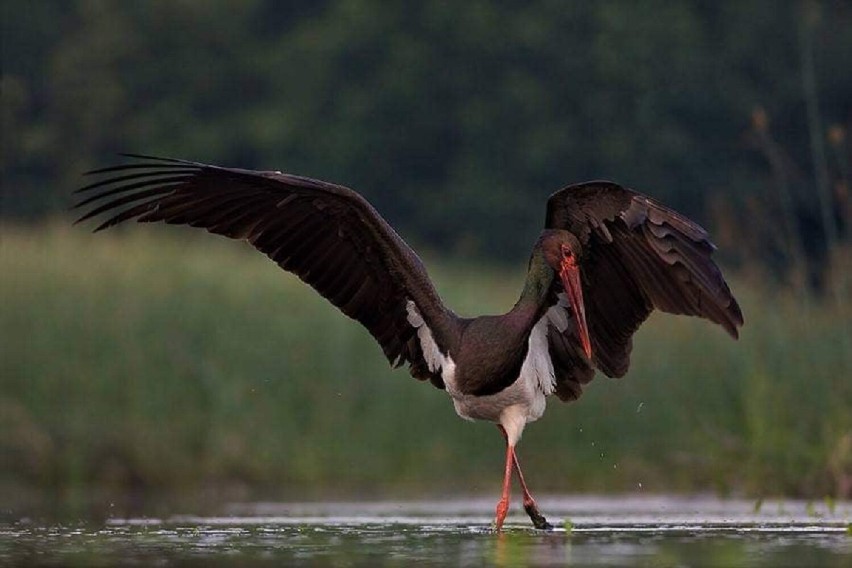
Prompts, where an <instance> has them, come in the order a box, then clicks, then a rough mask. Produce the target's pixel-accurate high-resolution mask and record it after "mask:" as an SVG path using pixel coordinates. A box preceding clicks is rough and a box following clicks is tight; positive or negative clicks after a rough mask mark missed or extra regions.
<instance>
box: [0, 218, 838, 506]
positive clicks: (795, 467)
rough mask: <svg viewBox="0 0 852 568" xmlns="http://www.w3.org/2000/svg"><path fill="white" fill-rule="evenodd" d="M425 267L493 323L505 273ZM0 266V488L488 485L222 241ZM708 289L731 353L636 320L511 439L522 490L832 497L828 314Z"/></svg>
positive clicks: (771, 296)
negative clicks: (599, 363) (523, 475)
mask: <svg viewBox="0 0 852 568" xmlns="http://www.w3.org/2000/svg"><path fill="white" fill-rule="evenodd" d="M426 263H427V265H428V266H429V267H430V271H431V273H432V275H433V277H434V279H435V280H436V282H437V286H438V288H439V291H440V292H441V293H442V294H443V295H444V297H445V298H446V299H447V303H448V304H449V305H450V306H452V307H454V308H455V309H456V310H457V311H458V312H460V313H462V314H475V313H488V312H491V313H496V312H500V311H502V310H505V309H508V307H510V306H511V305H512V303H513V302H514V300H515V299H516V296H517V293H518V291H519V289H520V286H521V282H522V278H523V274H522V272H520V271H507V270H505V269H501V268H499V267H494V266H488V265H479V266H475V267H473V268H472V267H470V266H469V265H467V264H460V263H459V264H456V263H453V262H444V263H441V262H432V261H430V259H428V258H427V259H426ZM0 274H2V278H0V299H2V305H3V309H2V310H0V334H2V342H0V455H2V458H3V459H0V481H2V482H3V486H4V487H10V486H20V485H24V486H28V487H31V488H34V489H35V490H38V491H41V490H47V489H51V490H54V489H57V488H58V489H63V488H65V489H67V488H85V487H99V488H106V489H107V490H115V491H126V490H128V489H140V488H141V489H146V490H152V491H173V490H175V491H182V490H186V489H192V488H198V487H202V486H205V487H211V486H214V487H215V486H218V485H220V484H221V485H228V484H239V485H241V486H245V487H249V488H252V490H253V491H254V493H253V495H267V494H268V495H275V496H276V497H281V498H298V497H304V496H306V495H329V494H334V495H335V496H346V497H364V496H378V495H383V496H391V495H393V496H402V495H422V494H424V493H429V494H437V493H439V492H444V491H445V490H446V491H449V492H451V493H466V494H470V493H473V494H479V493H483V494H484V493H487V494H494V493H495V492H496V491H497V489H498V485H499V483H500V477H501V475H500V474H501V463H502V458H503V452H502V449H501V446H502V440H501V438H500V436H499V435H498V433H497V430H496V429H495V428H494V427H493V426H491V425H488V424H477V425H471V424H469V423H466V422H464V421H462V420H460V419H458V418H457V417H456V416H455V414H454V411H453V408H452V405H451V404H450V402H449V400H448V399H447V396H446V394H445V393H443V392H441V391H438V390H436V389H434V388H432V387H431V386H429V385H428V384H422V383H418V382H417V381H415V380H414V379H412V378H410V377H409V376H408V374H407V373H406V372H405V371H404V370H397V371H392V370H391V369H390V368H389V366H388V364H387V362H386V361H385V360H384V358H383V356H382V354H381V352H380V350H379V348H378V347H377V346H376V345H375V344H374V342H373V341H372V339H371V338H370V337H369V335H368V334H367V333H366V332H365V331H364V330H363V329H362V328H361V327H360V326H359V325H358V324H357V323H355V322H353V321H351V320H348V319H346V318H345V317H343V316H341V315H340V314H339V313H338V312H337V311H336V310H335V309H334V308H333V307H332V306H331V305H330V304H328V303H327V302H326V301H325V300H323V299H322V298H320V297H319V296H318V295H317V294H316V293H314V292H313V291H312V290H310V289H309V288H307V287H306V286H305V285H303V284H302V283H301V282H300V281H299V280H297V279H296V278H295V277H293V276H291V275H288V274H285V273H283V272H282V271H280V270H279V269H278V268H277V267H276V266H274V265H273V264H272V263H271V262H269V261H267V260H266V259H264V258H263V257H262V256H261V255H258V254H257V253H255V252H253V251H251V250H250V249H249V247H247V246H245V245H241V244H239V243H233V242H228V241H226V240H224V239H219V238H214V237H210V236H207V235H204V234H199V233H195V232H192V231H183V230H171V229H166V228H164V227H156V228H155V229H154V228H151V227H141V228H138V227H133V228H128V229H126V230H115V231H112V232H110V233H107V234H99V235H97V236H92V235H89V234H88V233H87V232H86V231H85V230H83V229H79V228H73V229H72V228H69V227H68V223H67V222H66V221H65V220H61V221H58V222H53V223H47V224H42V225H35V226H30V227H22V226H15V225H8V224H7V225H5V226H3V227H2V228H0ZM732 287H733V289H734V291H735V293H736V295H737V296H738V298H739V299H740V301H741V304H742V306H743V311H744V313H745V317H746V325H745V327H744V329H743V333H742V338H741V340H740V341H739V342H734V341H731V340H730V339H729V338H728V337H727V336H726V335H725V334H724V333H723V332H722V330H721V329H718V328H715V327H714V326H712V325H710V324H708V323H706V322H701V321H698V320H694V319H691V318H675V317H671V316H664V315H655V316H653V317H652V318H651V320H650V321H649V322H648V323H647V324H646V325H645V326H644V327H643V328H642V329H641V330H640V332H639V333H638V335H637V336H636V338H635V348H634V355H633V363H632V367H631V371H630V373H629V375H628V376H627V377H626V378H624V379H620V380H610V379H607V378H605V377H601V376H599V377H598V378H597V379H596V380H595V381H594V382H593V383H592V384H591V385H590V386H589V387H588V389H587V392H586V393H585V394H584V396H583V397H582V399H581V400H580V401H579V402H577V403H574V404H570V405H565V404H562V403H560V402H558V401H557V400H556V399H555V398H554V399H552V400H551V402H550V408H549V409H548V412H547V413H546V415H545V417H544V418H543V419H542V420H541V421H540V422H538V423H535V424H533V425H530V426H529V427H528V428H527V430H526V435H525V439H524V440H523V442H522V443H521V445H520V446H519V456H520V457H521V459H522V461H523V462H524V465H525V470H526V472H527V476H528V481H529V482H530V483H531V485H532V487H533V488H534V489H538V492H563V493H575V492H582V491H596V492H605V491H639V492H642V491H649V492H650V491H654V492H656V491H672V490H674V491H708V490H710V491H718V492H721V493H730V492H735V493H740V494H748V495H755V496H769V495H788V496H809V497H815V498H822V497H824V496H826V495H834V496H840V497H844V496H845V497H848V496H849V492H850V488H852V473H850V472H852V412H849V409H850V408H852V380H850V378H852V354H850V352H852V348H850V342H849V335H848V333H849V329H848V325H849V324H848V322H849V321H852V320H851V319H850V316H852V314H850V313H839V312H838V310H837V309H835V308H834V307H830V306H824V305H823V304H822V302H821V301H819V300H818V299H816V298H811V299H810V301H808V302H806V304H805V305H803V304H802V303H801V301H800V299H799V298H800V296H798V295H797V294H793V293H790V292H789V291H787V290H783V289H781V290H779V289H776V288H773V286H771V285H768V284H766V283H763V282H759V281H756V280H749V279H745V278H736V277H735V278H733V279H732ZM835 305H836V304H833V303H832V304H831V306H835ZM844 305H845V306H850V305H852V304H850V302H846V303H845V304H844ZM847 309H848V308H847ZM450 480H452V483H449V484H448V481H450Z"/></svg>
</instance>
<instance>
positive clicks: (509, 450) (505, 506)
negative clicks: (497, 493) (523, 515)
mask: <svg viewBox="0 0 852 568" xmlns="http://www.w3.org/2000/svg"><path fill="white" fill-rule="evenodd" d="M514 455H515V452H514V448H513V447H512V446H507V447H506V470H505V472H504V473H503V495H502V496H501V497H500V501H499V502H498V503H497V516H496V517H495V518H494V528H496V529H497V531H498V532H499V531H500V530H501V529H502V528H503V521H504V520H505V519H506V514H507V513H508V512H509V484H510V482H511V481H512V463H514V461H515V460H514Z"/></svg>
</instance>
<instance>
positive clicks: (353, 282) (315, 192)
mask: <svg viewBox="0 0 852 568" xmlns="http://www.w3.org/2000/svg"><path fill="white" fill-rule="evenodd" d="M128 156H129V157H131V158H134V159H138V160H142V162H140V163H130V164H121V165H118V166H111V167H107V168H100V169H97V170H93V171H92V172H89V173H90V174H95V175H102V176H103V175H105V176H107V177H106V179H102V180H99V181H96V182H94V183H90V184H88V185H86V186H85V187H83V188H81V189H80V190H78V191H80V192H86V197H85V198H84V199H83V200H82V201H80V202H79V203H78V204H77V205H76V207H92V209H91V210H89V211H88V212H86V213H85V214H84V215H83V216H82V217H81V218H80V219H79V220H78V221H77V222H80V221H85V220H88V219H91V218H92V217H96V216H98V215H103V214H107V215H109V216H108V218H107V219H106V221H104V222H102V223H101V224H100V225H98V227H97V228H96V229H95V230H96V231H100V230H102V229H105V228H107V227H111V226H113V225H115V224H118V223H121V222H124V221H128V220H131V219H134V218H135V219H136V220H137V221H139V222H165V223H170V224H184V225H190V226H193V227H200V228H204V229H206V230H208V231H210V232H211V233H216V234H220V235H224V236H227V237H230V238H234V239H242V240H246V241H248V242H249V243H250V244H251V245H252V246H254V247H255V248H256V249H258V250H259V251H261V252H263V253H264V254H266V255H267V256H268V257H269V258H270V259H272V260H273V261H275V262H276V263H277V264H278V265H279V266H280V267H281V268H283V269H284V270H287V271H290V272H293V273H294V274H296V275H297V276H298V277H299V278H301V279H302V280H303V281H304V282H306V283H307V284H309V285H310V286H312V287H313V288H314V289H315V290H317V291H318V292H319V293H320V294H321V295H322V296H324V297H325V298H326V299H328V300H329V301H330V302H331V303H332V304H334V305H335V306H337V307H338V308H339V309H340V310H341V311H342V312H343V313H345V314H346V315H347V316H349V317H351V318H353V319H355V320H357V321H358V322H360V323H361V324H362V325H364V327H366V328H367V330H368V331H369V332H370V333H371V334H372V335H373V337H374V338H375V339H376V340H377V341H378V343H379V344H380V346H381V348H382V350H383V352H384V354H385V355H386V356H387V358H388V360H389V361H390V362H391V363H392V364H394V365H400V364H403V363H406V362H407V363H408V364H409V367H410V370H411V373H412V375H414V376H415V377H417V378H418V379H421V380H425V379H429V380H431V381H432V383H433V384H435V385H436V386H438V387H441V388H443V382H442V380H441V378H440V376H438V375H435V374H434V373H431V372H429V370H428V366H427V365H426V363H425V361H424V360H423V353H422V352H421V350H420V347H419V345H418V343H417V341H416V340H413V337H414V329H413V328H412V327H411V325H410V324H409V323H408V320H407V316H408V313H407V309H406V305H407V301H408V300H411V301H413V302H415V304H416V305H417V307H418V310H419V311H420V313H421V314H423V317H424V318H425V319H426V321H427V322H428V325H429V327H430V329H431V330H432V332H433V334H434V335H435V338H436V341H437V342H438V344H439V345H440V346H441V348H442V349H446V350H449V349H450V348H451V345H452V344H453V342H454V341H457V340H458V338H457V332H456V322H455V319H456V318H455V315H454V314H452V312H450V311H449V310H447V309H446V308H445V307H444V306H443V303H442V302H441V300H440V298H439V297H438V295H437V292H436V291H435V289H434V287H433V285H432V282H431V280H430V279H429V276H428V274H427V273H426V270H425V268H424V267H423V264H422V262H421V261H420V259H419V258H418V257H417V255H416V254H415V253H414V251H412V250H411V248H410V247H409V246H408V245H407V244H406V243H405V241H403V240H402V238H401V237H399V235H397V234H396V232H395V231H394V230H393V229H392V228H391V227H390V225H388V224H387V222H386V221H385V220H384V219H383V218H382V217H381V216H380V215H379V214H378V213H377V212H376V211H375V209H373V207H372V206H371V205H370V204H369V203H368V202H367V201H366V200H365V199H364V198H363V197H361V196H360V195H358V194H357V193H355V192H354V191H352V190H351V189H348V188H345V187H342V186H338V185H334V184H330V183H327V182H323V181H319V180H314V179H310V178H305V177H300V176H294V175H289V174H282V173H279V172H259V171H251V170H240V169H234V168H221V167H217V166H209V165H205V164H199V163H195V162H188V161H183V160H175V159H171V158H155V157H151V156H138V155H128Z"/></svg>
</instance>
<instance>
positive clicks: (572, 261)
mask: <svg viewBox="0 0 852 568" xmlns="http://www.w3.org/2000/svg"><path fill="white" fill-rule="evenodd" d="M559 277H560V278H561V279H562V286H563V287H564V288H565V292H566V293H567V294H568V301H569V302H571V309H572V310H573V312H574V321H575V322H576V323H577V333H579V334H580V343H581V344H582V345H583V352H584V353H585V354H586V357H588V358H589V359H591V358H592V342H591V340H590V339H589V327H588V326H587V325H586V307H585V305H584V304H583V287H582V285H581V284H580V267H579V266H577V259H576V257H575V256H574V253H572V252H571V251H570V250H567V249H564V248H563V249H562V270H560V271H559Z"/></svg>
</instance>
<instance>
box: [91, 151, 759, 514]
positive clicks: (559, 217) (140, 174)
mask: <svg viewBox="0 0 852 568" xmlns="http://www.w3.org/2000/svg"><path fill="white" fill-rule="evenodd" d="M126 156H127V157H129V158H132V159H134V160H136V161H133V162H131V163H125V164H123V165H118V166H113V167H107V168H103V169H98V170H94V171H92V172H88V173H89V174H98V175H102V176H104V175H105V176H106V177H105V178H102V179H100V181H97V182H95V183H92V184H90V185H88V186H86V187H83V188H81V189H80V190H78V191H80V192H85V193H91V196H89V197H87V198H86V199H84V200H82V201H80V202H79V203H77V205H75V207H81V206H89V207H92V209H91V210H90V211H89V212H88V213H86V214H85V215H83V216H82V217H81V218H80V219H79V220H78V222H80V221H84V220H86V219H89V218H91V217H94V216H97V215H101V214H108V217H107V218H106V220H104V221H103V222H102V223H101V224H100V225H98V226H97V228H96V229H95V231H100V230H101V229H105V228H107V227H110V226H112V225H116V224H118V223H121V222H123V221H127V220H130V219H136V220H137V221H139V222H155V221H163V222H165V223H173V224H181V225H190V226H193V227H201V228H204V229H206V230H207V231H209V232H211V233H216V234H220V235H225V236H227V237H230V238H233V239H242V240H245V241H248V242H249V243H250V244H251V245H253V246H254V247H255V248H257V249H258V250H259V251H261V252H262V253H264V254H265V255H267V256H268V257H269V258H271V259H272V260H273V261H275V262H276V263H277V264H278V265H279V266H280V267H281V268H283V269H284V270H287V271H289V272H292V273H294V274H296V275H297V276H298V277H299V278H300V279H302V280H303V281H304V282H306V283H307V284H309V285H310V286H311V287H313V288H314V289H315V290H316V291H317V292H319V293H320V294H321V295H322V296H324V297H325V298H327V299H328V300H329V301H330V302H331V303H332V304H334V305H335V306H337V307H338V308H339V309H340V310H341V311H342V312H343V313H344V314H346V315H347V316H349V317H350V318H353V319H355V320H357V321H358V322H360V323H361V324H362V325H363V326H364V327H366V328H367V330H368V331H369V332H370V334H372V336H373V337H374V338H375V339H376V341H378V343H379V345H380V346H381V348H382V351H384V354H385V356H386V357H387V358H388V360H389V361H390V362H391V364H392V365H393V366H394V367H399V366H400V365H403V364H408V366H409V371H410V373H411V374H412V375H413V376H414V377H415V378H417V379H420V380H423V381H425V380H428V381H430V382H431V383H432V384H433V385H434V386H436V387H437V388H439V389H445V390H446V391H447V393H449V395H450V397H451V398H452V401H453V404H454V406H455V410H456V412H457V413H458V414H459V416H461V417H462V418H466V419H469V420H487V421H490V422H494V423H495V424H497V426H498V428H499V429H500V431H501V433H502V435H503V436H504V438H505V440H506V466H505V471H504V474H503V491H502V496H501V499H500V501H499V502H498V504H497V510H496V519H495V526H496V528H497V530H498V531H499V530H500V529H501V527H502V525H503V521H504V519H505V517H506V513H507V511H508V506H509V484H510V480H511V475H512V470H513V469H514V471H515V472H516V473H517V477H518V481H519V483H520V486H521V489H522V492H523V504H524V509H525V510H526V512H527V514H528V515H529V516H530V519H531V520H532V522H533V524H534V525H535V527H537V528H541V529H544V528H548V527H549V525H548V523H547V521H546V520H545V518H544V516H542V514H541V513H540V512H539V509H538V507H537V506H536V503H535V501H534V500H533V498H532V496H531V495H530V492H529V490H528V489H527V486H526V483H525V482H524V478H523V475H522V473H521V467H520V463H519V462H518V458H517V455H516V454H515V446H516V445H517V443H518V441H519V440H520V438H521V433H522V432H523V429H524V426H525V425H526V424H527V423H528V422H532V421H534V420H537V419H538V418H540V417H541V416H542V414H543V412H544V408H545V401H546V398H547V397H548V396H549V395H552V394H556V396H557V397H558V398H559V399H560V400H563V401H572V400H576V399H577V398H578V397H579V396H580V394H581V392H582V388H583V385H585V384H587V383H588V382H589V381H591V380H592V378H593V376H594V374H595V370H599V371H601V372H602V373H603V374H605V375H607V376H609V377H621V376H622V375H624V374H625V373H626V372H627V368H628V365H629V363H630V351H631V347H632V339H631V338H632V335H633V333H634V332H635V331H636V330H637V328H638V327H639V326H640V325H641V324H642V322H643V321H645V319H647V317H648V316H649V315H650V313H651V312H652V311H653V310H654V308H657V309H659V310H662V311H664V312H668V313H672V314H685V315H690V316H699V317H702V318H705V319H708V320H710V321H712V322H715V323H717V324H719V325H721V326H722V327H723V328H724V329H725V330H726V331H727V332H728V333H729V334H730V335H732V336H733V337H734V338H736V337H737V336H738V327H740V326H742V324H743V317H742V312H741V311H740V308H739V306H738V305H737V302H736V300H735V299H734V297H733V295H732V294H731V291H730V289H729V288H728V285H727V284H726V282H725V280H724V278H723V277H722V274H721V272H720V270H719V268H718V267H717V266H716V264H715V263H714V262H713V260H712V259H711V254H712V252H713V250H714V249H715V246H714V245H713V244H712V243H711V242H710V240H709V237H708V235H707V232H706V231H705V230H704V229H702V228H701V227H700V226H698V225H697V224H696V223H694V222H693V221H691V220H689V219H687V218H686V217H684V216H683V215H680V214H678V213H677V212H675V211H673V210H671V209H669V208H667V207H665V206H663V205H661V204H659V203H657V202H656V201H654V200H653V199H651V198H649V197H646V196H645V195H642V194H640V193H637V192H635V191H632V190H630V189H627V188H625V187H622V186H620V185H617V184H615V183H612V182H608V181H592V182H587V183H581V184H577V185H571V186H568V187H566V188H564V189H561V190H559V191H557V192H556V193H554V194H553V195H551V196H550V198H549V199H548V201H547V214H546V216H545V225H544V230H543V231H542V232H541V235H540V236H539V237H538V240H537V241H536V243H535V244H534V245H533V249H532V254H531V255H530V260H529V268H528V272H527V277H526V281H525V283H524V288H523V291H522V292H521V297H520V298H519V299H518V301H517V303H516V304H515V305H514V306H513V307H512V309H511V310H509V311H508V312H507V313H505V314H503V315H499V316H493V315H487V316H481V317H477V318H462V317H459V316H457V315H456V314H455V313H453V311H452V310H450V309H448V308H447V307H446V306H444V303H443V302H442V301H441V298H440V297H439V296H438V294H437V292H436V291H435V288H434V286H433V285H432V282H431V280H430V279H429V275H428V274H427V272H426V268H425V267H424V266H423V263H422V262H421V260H420V258H419V257H418V256H417V254H416V253H415V252H414V251H413V250H412V249H411V248H410V247H409V246H408V244H406V242H405V241H404V240H403V239H402V238H401V237H400V236H399V235H398V234H397V233H396V231H394V229H393V228H392V227H391V226H390V225H389V224H388V223H387V222H386V221H385V220H384V219H383V218H382V216H381V215H379V213H378V212H377V211H376V210H375V209H374V208H373V207H372V206H371V205H370V203H369V202H367V200H366V199H364V198H363V197H362V196H361V195H359V194H358V193H356V192H355V191H353V190H351V189H349V188H346V187H343V186H340V185H335V184H332V183H328V182H324V181H319V180H315V179H311V178H306V177H300V176H295V175H290V174H286V173H281V172H278V171H252V170H244V169H236V168H223V167H217V166H211V165H206V164H201V163H196V162H190V161H185V160H177V159H172V158H156V157H151V156H140V155H132V154H128V155H126Z"/></svg>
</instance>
